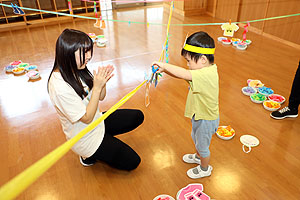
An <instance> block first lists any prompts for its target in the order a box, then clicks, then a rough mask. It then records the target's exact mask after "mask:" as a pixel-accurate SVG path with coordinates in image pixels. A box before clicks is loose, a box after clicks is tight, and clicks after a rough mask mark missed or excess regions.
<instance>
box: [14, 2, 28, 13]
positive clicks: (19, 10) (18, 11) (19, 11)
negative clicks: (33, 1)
mask: <svg viewBox="0 0 300 200" xmlns="http://www.w3.org/2000/svg"><path fill="white" fill-rule="evenodd" d="M11 7H12V8H13V12H14V13H15V14H16V15H24V14H25V12H24V11H23V10H22V9H21V8H19V6H18V5H17V4H15V5H14V4H13V3H11Z"/></svg>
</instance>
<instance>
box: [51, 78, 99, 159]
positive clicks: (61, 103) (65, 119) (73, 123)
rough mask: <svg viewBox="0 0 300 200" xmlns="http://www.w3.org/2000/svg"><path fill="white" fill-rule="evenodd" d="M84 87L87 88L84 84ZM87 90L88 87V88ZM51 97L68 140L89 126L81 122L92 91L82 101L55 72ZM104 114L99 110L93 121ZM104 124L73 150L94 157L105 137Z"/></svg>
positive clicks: (84, 137)
mask: <svg viewBox="0 0 300 200" xmlns="http://www.w3.org/2000/svg"><path fill="white" fill-rule="evenodd" d="M84 86H86V85H85V84H84ZM86 88H87V86H86ZM48 90H49V95H50V99H51V102H52V104H53V105H54V106H55V109H56V111H57V113H58V115H59V119H60V122H61V125H62V129H63V131H64V133H65V135H66V138H67V140H69V139H71V138H73V137H74V136H75V135H76V134H78V133H79V132H80V131H81V130H83V129H84V128H85V127H87V126H88V124H85V123H83V122H81V121H80V119H81V118H82V117H83V115H84V114H85V113H86V107H87V105H88V103H89V99H90V97H91V94H92V91H87V90H86V91H87V92H88V95H87V96H86V97H85V98H84V99H81V98H80V97H79V96H78V94H77V93H76V92H75V90H74V89H73V88H72V87H71V86H70V85H69V84H68V83H67V82H65V81H64V79H63V78H62V76H61V74H60V73H59V72H53V73H52V75H51V77H50V80H49V85H48ZM101 115H102V113H101V112H100V111H99V109H97V111H96V114H95V117H94V119H93V121H95V120H96V119H98V118H99V117H100V116H101ZM104 131H105V127H104V122H103V121H102V122H101V123H100V124H99V125H98V126H97V127H96V128H95V129H93V130H92V131H91V132H89V133H87V134H86V135H85V136H83V137H82V138H81V139H80V140H79V141H78V142H77V143H76V144H75V145H74V146H73V147H72V150H73V151H74V152H75V153H77V154H78V155H80V156H82V157H90V156H92V155H93V154H94V153H95V152H96V150H97V149H98V147H99V146H100V144H101V142H102V140H103V137H104Z"/></svg>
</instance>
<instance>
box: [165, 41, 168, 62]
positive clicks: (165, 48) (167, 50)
mask: <svg viewBox="0 0 300 200" xmlns="http://www.w3.org/2000/svg"><path fill="white" fill-rule="evenodd" d="M165 49H166V52H165V53H166V63H169V35H168V36H167V42H166V47H165Z"/></svg>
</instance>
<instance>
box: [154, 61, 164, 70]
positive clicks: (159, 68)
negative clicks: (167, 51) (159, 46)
mask: <svg viewBox="0 0 300 200" xmlns="http://www.w3.org/2000/svg"><path fill="white" fill-rule="evenodd" d="M153 65H154V67H158V70H157V72H158V73H162V72H164V71H165V68H164V63H163V62H157V61H156V62H153V63H152V66H153Z"/></svg>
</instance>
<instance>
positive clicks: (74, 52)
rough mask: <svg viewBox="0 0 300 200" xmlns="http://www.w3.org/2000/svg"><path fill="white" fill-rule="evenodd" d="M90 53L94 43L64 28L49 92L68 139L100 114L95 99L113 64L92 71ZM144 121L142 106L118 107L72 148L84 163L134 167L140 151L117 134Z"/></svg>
mask: <svg viewBox="0 0 300 200" xmlns="http://www.w3.org/2000/svg"><path fill="white" fill-rule="evenodd" d="M92 55H93V41H92V39H91V38H90V37H89V36H88V35H87V34H85V33H83V32H81V31H78V30H73V29H65V30H64V31H63V32H62V34H61V35H60V36H59V37H58V39H57V42H56V52H55V62H54V66H53V69H52V71H51V73H50V76H49V80H48V92H49V96H50V99H51V102H52V103H53V105H54V107H55V109H56V111H57V113H58V115H59V119H60V122H61V124H62V129H63V131H64V133H65V135H66V138H67V139H71V138H73V137H74V136H75V135H76V134H78V133H79V132H80V131H81V130H83V129H84V128H86V127H87V126H88V125H89V124H90V123H92V122H93V121H95V120H96V119H98V118H99V117H100V116H101V115H102V113H101V112H100V111H99V107H98V103H99V101H102V100H103V99H104V98H105V96H106V83H107V82H108V81H109V80H110V78H111V77H112V76H113V74H112V72H113V70H114V68H113V67H112V66H111V65H108V66H106V67H98V71H97V72H96V71H95V70H94V72H93V75H92V74H91V73H90V71H89V70H88V68H87V67H86V65H87V63H88V61H89V60H90V59H91V58H92ZM143 120H144V115H143V113H142V112H141V111H140V110H133V109H119V110H116V111H115V112H114V113H112V114H110V115H109V116H108V117H107V118H106V119H105V120H104V122H103V121H102V122H101V123H100V124H99V125H98V126H97V127H96V128H95V129H93V130H92V131H90V132H89V133H87V134H86V135H85V136H83V137H82V138H81V139H80V140H79V141H78V142H77V143H76V144H75V145H74V146H73V147H72V150H73V151H74V152H75V153H76V154H78V155H79V159H80V163H81V164H82V165H83V166H90V165H93V164H95V162H96V161H102V162H104V163H107V164H108V165H110V166H111V167H114V168H117V169H122V170H128V171H129V170H133V169H135V168H136V167H137V166H138V165H139V164H140V162H141V159H140V157H139V155H138V154H137V153H136V152H135V151H134V150H133V149H132V148H131V147H129V146H128V145H127V144H125V143H124V142H122V141H121V140H119V139H118V138H116V137H115V135H118V134H122V133H126V132H129V131H131V130H133V129H135V128H137V127H138V126H139V125H140V124H141V123H142V122H143Z"/></svg>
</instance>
